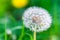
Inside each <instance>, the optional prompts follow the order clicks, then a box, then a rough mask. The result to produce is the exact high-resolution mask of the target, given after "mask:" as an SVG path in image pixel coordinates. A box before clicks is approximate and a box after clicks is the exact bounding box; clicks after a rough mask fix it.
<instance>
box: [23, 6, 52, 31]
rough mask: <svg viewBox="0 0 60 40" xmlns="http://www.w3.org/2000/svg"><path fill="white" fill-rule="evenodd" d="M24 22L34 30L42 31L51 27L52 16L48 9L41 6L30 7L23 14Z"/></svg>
mask: <svg viewBox="0 0 60 40" xmlns="http://www.w3.org/2000/svg"><path fill="white" fill-rule="evenodd" d="M23 23H24V25H25V26H26V28H29V29H30V30H32V31H36V32H42V31H44V30H47V29H48V28H50V25H51V23H52V18H51V16H50V14H49V13H48V11H47V10H45V9H43V8H40V7H30V8H28V9H27V10H25V12H24V14H23Z"/></svg>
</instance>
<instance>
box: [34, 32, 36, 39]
mask: <svg viewBox="0 0 60 40" xmlns="http://www.w3.org/2000/svg"><path fill="white" fill-rule="evenodd" d="M34 40H36V32H35V31H34Z"/></svg>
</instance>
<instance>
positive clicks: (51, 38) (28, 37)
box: [0, 0, 60, 40]
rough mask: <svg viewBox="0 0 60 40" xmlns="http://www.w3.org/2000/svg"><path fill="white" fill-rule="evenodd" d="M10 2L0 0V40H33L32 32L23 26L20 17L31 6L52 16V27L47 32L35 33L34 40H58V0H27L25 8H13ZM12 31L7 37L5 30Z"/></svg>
mask: <svg viewBox="0 0 60 40" xmlns="http://www.w3.org/2000/svg"><path fill="white" fill-rule="evenodd" d="M11 1H12V0H0V40H13V35H15V36H16V40H19V39H20V40H33V32H32V31H30V30H29V29H26V28H25V27H24V25H23V21H22V15H23V13H24V11H25V10H26V9H27V8H29V7H32V6H38V7H42V8H45V9H46V10H48V11H49V13H50V15H51V16H52V19H53V21H52V25H51V27H50V29H48V30H47V31H43V32H40V33H37V38H36V40H60V0H29V3H28V5H27V6H25V7H23V8H15V7H13V6H12V4H11ZM7 29H10V30H11V31H12V34H11V35H7V33H6V30H7Z"/></svg>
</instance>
